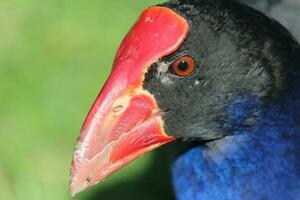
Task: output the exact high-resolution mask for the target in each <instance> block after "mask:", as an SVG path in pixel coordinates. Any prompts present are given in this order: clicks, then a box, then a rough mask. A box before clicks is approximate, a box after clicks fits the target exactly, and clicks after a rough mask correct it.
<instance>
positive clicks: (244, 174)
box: [172, 85, 300, 200]
mask: <svg viewBox="0 0 300 200" xmlns="http://www.w3.org/2000/svg"><path fill="white" fill-rule="evenodd" d="M297 86H299V85H297ZM297 91H299V90H298V89H297ZM227 108H228V110H229V112H230V114H231V119H232V122H231V125H230V126H228V127H227V128H226V127H224V129H227V131H231V136H228V137H225V138H223V139H221V140H218V141H215V142H211V143H208V144H207V145H204V146H200V147H197V148H194V149H192V150H190V151H189V152H187V153H186V154H184V155H182V156H181V157H179V158H178V159H177V160H176V162H175V163H174V165H173V171H172V174H173V184H174V190H175V192H176V195H177V199H178V200H238V199H239V200H286V199H289V200H299V199H300V95H299V92H291V93H290V94H289V95H287V96H285V97H283V98H281V99H278V100H277V102H276V103H273V104H271V105H269V106H267V107H261V105H259V104H258V103H257V101H256V100H255V99H253V98H252V99H251V98H244V97H241V98H237V99H236V100H235V101H234V102H233V104H231V105H228V106H227ZM258 108H259V109H258ZM257 110H260V112H259V113H257ZM249 115H253V116H259V119H258V120H257V121H256V124H255V125H254V126H252V127H251V126H249V127H247V126H242V125H241V124H242V123H243V122H244V121H245V119H247V118H248V117H249ZM250 119H251V117H250ZM250 121H251V120H250ZM250 123H251V122H250Z"/></svg>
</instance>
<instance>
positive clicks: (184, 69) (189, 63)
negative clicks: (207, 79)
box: [171, 56, 196, 76]
mask: <svg viewBox="0 0 300 200" xmlns="http://www.w3.org/2000/svg"><path fill="white" fill-rule="evenodd" d="M171 67H172V70H173V72H174V73H175V74H176V75H178V76H188V75H190V74H191V73H192V72H193V71H194V70H195V67H196V63H195V61H194V59H193V58H191V57H189V56H183V57H181V58H179V59H178V60H176V61H175V62H174V63H173V64H172V65H171Z"/></svg>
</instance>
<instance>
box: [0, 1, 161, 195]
mask: <svg viewBox="0 0 300 200" xmlns="http://www.w3.org/2000/svg"><path fill="white" fill-rule="evenodd" d="M161 2H162V1H159V0H148V1H140V0H123V1H103V0H90V1H82V0H80V1H79V0H72V1H69V0H44V1H38V0H22V1H21V0H9V1H7V0H0V80H1V81H0V83H1V84H0V122H1V126H0V135H1V139H0V152H1V155H0V199H1V200H2V199H3V200H40V199H43V200H54V199H55V200H65V199H71V198H70V197H69V194H68V179H69V167H70V162H71V155H72V151H73V146H74V143H75V140H76V137H77V135H78V133H79V129H80V127H81V124H82V122H83V120H84V118H85V115H86V113H87V111H88V109H89V107H90V105H91V103H92V102H93V100H94V98H95V97H96V95H97V94H98V92H99V90H100V88H101V86H102V85H103V83H104V81H105V79H106V77H107V75H108V73H109V71H110V66H111V64H112V61H113V57H114V54H115V52H116V50H117V47H118V45H119V43H120V41H121V39H122V38H123V36H124V35H125V34H126V32H127V31H128V29H129V28H130V27H131V25H132V24H133V23H134V21H135V20H136V19H137V17H138V15H139V14H140V13H141V11H142V10H144V8H146V7H148V6H150V5H153V4H157V3H161ZM152 159H153V156H152V155H147V156H145V157H143V158H141V159H139V160H137V161H136V162H134V163H133V164H131V165H130V166H129V167H126V168H125V169H124V170H122V171H121V172H119V173H117V174H116V175H115V176H113V177H111V178H110V179H108V181H106V182H105V183H103V184H100V185H98V186H97V187H95V188H93V189H92V190H89V191H87V192H85V193H84V194H81V195H79V197H77V198H76V199H82V200H85V199H89V198H91V197H95V198H93V199H101V197H99V198H98V197H97V196H95V195H94V193H95V191H97V193H101V191H107V189H108V188H114V187H115V186H116V185H119V184H120V183H122V184H124V187H126V180H129V179H130V180H133V179H135V178H137V177H139V176H141V175H142V174H143V173H144V172H145V169H146V168H147V166H148V165H149V164H150V163H151V161H152ZM141 181H143V180H141ZM136 184H139V182H137V183H136ZM112 192H113V191H112ZM135 192H136V191H135ZM138 192H139V193H141V195H142V194H143V193H142V192H143V191H138ZM114 196H115V197H116V195H114ZM116 199H122V197H119V198H118V197H116ZM124 199H125V198H124ZM162 199H163V198H162Z"/></svg>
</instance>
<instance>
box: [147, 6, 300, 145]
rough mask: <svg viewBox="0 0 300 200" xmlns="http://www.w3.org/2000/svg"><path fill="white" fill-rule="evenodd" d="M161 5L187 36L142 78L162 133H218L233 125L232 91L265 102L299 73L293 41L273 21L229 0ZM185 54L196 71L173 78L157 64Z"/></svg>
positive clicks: (203, 136)
mask: <svg viewBox="0 0 300 200" xmlns="http://www.w3.org/2000/svg"><path fill="white" fill-rule="evenodd" d="M161 6H165V7H168V8H171V9H173V10H174V11H175V12H177V13H178V14H180V15H182V16H183V17H184V18H186V19H187V21H188V22H189V24H190V32H189V35H188V37H187V39H186V41H185V42H184V43H183V44H182V45H181V47H180V48H179V49H178V50H177V51H176V52H175V53H173V54H171V55H169V56H166V57H164V58H163V59H161V60H160V61H159V62H157V63H156V64H154V65H153V66H152V67H151V69H150V70H149V71H148V73H147V74H146V78H145V81H144V88H145V89H147V90H148V91H150V92H151V93H152V94H153V95H154V96H155V98H156V100H157V101H158V104H159V107H160V108H161V109H162V110H164V111H165V115H164V121H165V130H166V132H167V134H169V135H173V136H176V137H178V138H198V139H200V140H211V139H216V138H219V137H223V136H224V135H226V134H229V133H228V132H226V129H227V128H232V126H233V125H232V122H231V119H230V116H229V114H228V113H227V110H226V105H228V104H230V103H231V102H232V101H234V100H235V99H236V98H238V97H247V98H248V97H249V98H254V99H256V100H255V101H257V102H259V104H260V103H262V104H267V103H268V102H269V101H273V100H274V99H276V98H278V97H280V96H282V95H284V94H285V93H287V92H288V91H289V90H290V89H291V87H292V85H293V84H292V82H293V80H294V79H295V76H296V75H295V74H299V73H298V71H299V67H298V66H299V64H300V60H299V57H300V53H299V45H298V43H297V42H296V41H295V40H294V39H293V37H292V36H291V35H290V33H289V32H288V31H287V30H286V29H285V28H284V27H282V26H281V25H280V24H279V23H278V22H276V21H274V20H273V19H270V18H269V17H267V16H265V15H264V14H262V13H260V12H258V11H256V10H254V9H252V8H250V7H247V6H245V5H241V4H239V3H236V2H234V1H229V0H222V1H221V0H202V1H198V0H172V1H170V2H168V3H165V4H163V5H161ZM184 55H189V56H191V57H192V58H194V60H195V62H196V63H197V67H196V70H195V71H194V73H192V74H191V75H189V76H187V77H178V76H176V75H175V74H173V73H172V72H171V70H170V69H169V70H162V69H163V68H166V67H169V66H170V63H172V62H174V61H175V60H176V59H178V58H180V57H182V56H184ZM246 102H247V101H245V103H246ZM253 109H254V110H255V111H253V110H251V111H249V116H247V117H246V118H245V121H243V122H241V124H240V125H241V126H242V125H245V126H246V125H247V126H251V125H253V124H255V120H256V117H257V116H256V115H257V113H258V111H257V109H259V107H254V108H253ZM247 121H248V122H249V121H251V122H252V123H247Z"/></svg>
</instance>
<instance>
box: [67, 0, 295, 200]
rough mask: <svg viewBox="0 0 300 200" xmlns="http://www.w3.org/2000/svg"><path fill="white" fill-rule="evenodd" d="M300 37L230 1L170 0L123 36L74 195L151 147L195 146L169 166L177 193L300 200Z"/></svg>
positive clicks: (208, 199)
mask: <svg viewBox="0 0 300 200" xmlns="http://www.w3.org/2000/svg"><path fill="white" fill-rule="evenodd" d="M299 88H300V46H299V43H298V42H297V41H296V39H294V38H293V36H292V35H291V34H290V33H289V32H288V31H287V30H286V29H285V28H284V27H283V26H282V25H280V23H278V22H277V21H276V20H274V19H271V18H269V17H267V16H265V15H264V14H262V13H260V12H259V11H256V10H255V9H253V8H251V7H248V6H246V5H242V4H239V3H237V2H236V1H230V0H171V1H169V2H167V3H164V4H162V5H159V6H153V7H150V8H148V9H147V10H145V11H144V12H143V13H142V14H141V16H140V18H139V19H138V20H137V22H136V24H135V25H134V26H133V28H132V29H131V30H130V32H129V33H128V34H127V36H126V37H125V39H124V40H123V42H122V44H121V46H120V48H119V50H118V53H117V55H116V58H115V61H114V64H113V68H112V72H111V74H110V76H109V78H108V80H107V82H106V84H105V86H104V87H103V89H102V90H101V92H100V94H99V96H98V97H97V99H96V101H95V103H94V104H93V106H92V108H91V110H90V112H89V114H88V116H87V118H86V120H85V122H84V125H83V127H82V130H81V134H80V136H79V139H78V142H77V145H76V148H75V152H74V157H73V162H72V169H71V181H70V189H71V193H72V194H76V193H78V192H80V191H82V190H84V189H86V188H87V187H89V186H92V185H95V184H96V183H98V182H99V181H101V180H103V179H105V178H106V177H108V176H109V175H111V174H112V173H114V172H115V171H117V170H118V169H120V168H121V167H123V166H125V165H126V164H128V163H129V162H131V161H132V160H134V159H136V158H138V157H139V156H141V155H143V154H144V153H146V152H148V151H150V150H153V149H155V148H157V147H159V146H161V145H163V144H166V143H169V142H172V141H174V140H180V141H182V142H183V143H184V142H190V141H194V143H196V144H198V145H196V146H193V147H192V148H190V149H188V150H187V151H186V152H184V153H183V154H182V155H180V156H179V157H178V158H177V159H176V160H175V161H174V164H173V167H172V178H173V186H174V191H175V193H176V197H177V199H179V200H215V199H216V200H237V199H242V200H250V199H251V200H256V199H259V200H281V199H282V200H286V199H289V200H291V199H292V200H299V199H300V89H299Z"/></svg>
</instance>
